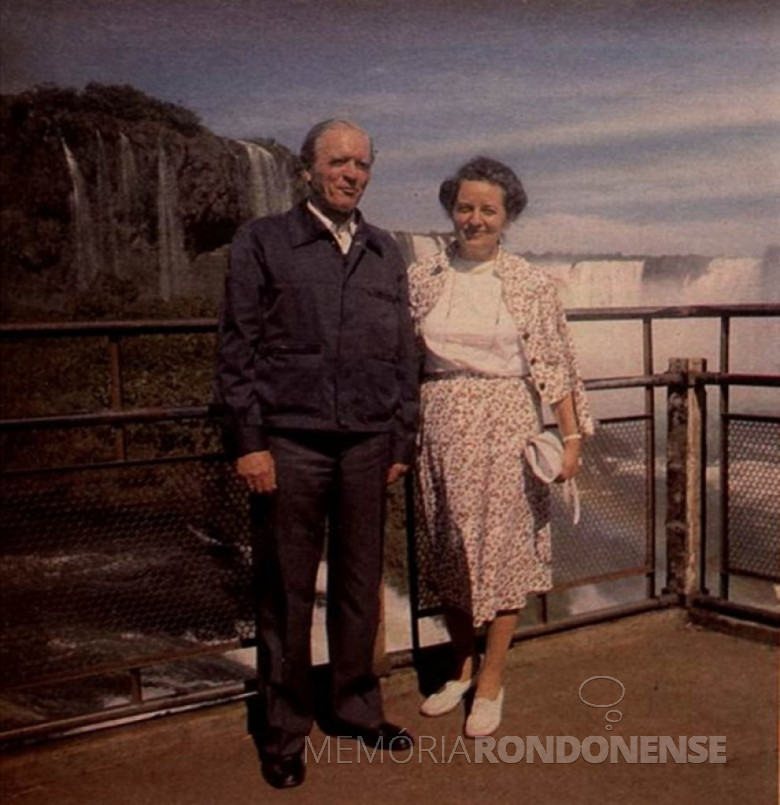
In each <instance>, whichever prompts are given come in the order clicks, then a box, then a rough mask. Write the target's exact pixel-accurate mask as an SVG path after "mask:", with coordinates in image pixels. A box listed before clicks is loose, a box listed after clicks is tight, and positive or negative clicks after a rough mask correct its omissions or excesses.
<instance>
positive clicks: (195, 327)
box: [0, 303, 780, 339]
mask: <svg viewBox="0 0 780 805" xmlns="http://www.w3.org/2000/svg"><path fill="white" fill-rule="evenodd" d="M779 314H780V303H761V304H724V305H672V306H655V307H599V308H584V307H575V308H568V309H567V311H566V316H567V318H568V319H569V320H570V321H617V320H626V319H681V318H682V319H684V318H717V317H721V316H728V317H748V318H753V317H764V316H777V315H779ZM216 327H217V319H216V318H195V319H121V320H115V321H62V322H18V323H6V324H0V339H7V338H16V337H25V338H36V337H39V338H57V337H68V338H70V337H77V336H101V335H159V334H163V333H174V332H178V333H190V332H211V331H213V330H216Z"/></svg>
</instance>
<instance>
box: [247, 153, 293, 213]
mask: <svg viewBox="0 0 780 805" xmlns="http://www.w3.org/2000/svg"><path fill="white" fill-rule="evenodd" d="M238 142H239V144H240V145H241V146H242V147H243V148H244V150H245V151H246V155H247V159H248V160H249V199H250V209H251V210H252V215H253V216H255V217H256V218H260V217H262V216H264V215H273V214H274V213H278V212H284V211H285V210H287V209H289V208H290V207H291V206H292V194H291V192H290V182H289V181H288V180H287V178H286V177H285V176H283V174H282V172H281V170H280V169H279V165H278V163H277V161H276V160H275V159H274V157H273V155H272V154H271V153H269V152H268V151H266V149H265V148H263V147H262V146H261V145H258V144H257V143H252V142H248V141H246V140H239V141H238Z"/></svg>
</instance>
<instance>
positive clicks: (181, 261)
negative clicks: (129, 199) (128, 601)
mask: <svg viewBox="0 0 780 805" xmlns="http://www.w3.org/2000/svg"><path fill="white" fill-rule="evenodd" d="M157 250H158V266H159V291H160V298H161V299H162V300H164V301H166V302H169V301H170V300H171V299H172V298H173V297H174V296H181V295H183V294H185V293H186V291H187V287H188V285H189V283H188V279H189V261H188V259H187V255H186V253H185V251H184V230H183V227H182V224H181V220H180V218H179V214H178V191H177V188H176V175H175V173H174V171H173V167H172V166H171V165H170V164H169V161H168V156H167V154H166V153H165V148H164V147H163V144H162V141H160V143H159V145H158V148H157Z"/></svg>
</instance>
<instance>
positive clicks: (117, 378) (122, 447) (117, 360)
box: [108, 333, 127, 461]
mask: <svg viewBox="0 0 780 805" xmlns="http://www.w3.org/2000/svg"><path fill="white" fill-rule="evenodd" d="M120 339H121V335H119V334H118V333H110V334H109V336H108V361H109V381H108V382H109V398H110V400H109V402H110V407H111V410H112V411H121V410H122V407H123V406H124V389H123V388H122V351H121V347H120ZM114 444H115V447H116V459H117V461H125V459H127V443H126V441H125V427H124V425H115V426H114Z"/></svg>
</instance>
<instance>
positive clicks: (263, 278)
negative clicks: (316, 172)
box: [215, 202, 419, 463]
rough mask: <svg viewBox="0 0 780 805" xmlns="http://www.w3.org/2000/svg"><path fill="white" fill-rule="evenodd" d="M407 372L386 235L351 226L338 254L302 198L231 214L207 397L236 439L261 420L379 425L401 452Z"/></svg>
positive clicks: (410, 379)
mask: <svg viewBox="0 0 780 805" xmlns="http://www.w3.org/2000/svg"><path fill="white" fill-rule="evenodd" d="M418 373H419V364H418V362H417V357H416V349H415V342H414V333H413V326H412V322H411V318H410V314H409V303H408V288H407V280H406V267H405V265H404V261H403V258H402V257H401V254H400V251H399V249H398V247H397V245H396V243H395V242H394V241H393V239H392V238H391V236H390V235H389V234H388V233H387V232H384V231H382V230H381V229H377V228H376V227H373V226H371V225H369V224H367V223H366V222H365V221H364V220H363V219H362V217H361V216H360V215H359V213H358V226H357V231H356V233H355V237H354V239H353V242H352V247H351V249H350V251H349V254H348V255H346V256H344V255H343V254H342V253H341V251H340V250H339V248H338V246H337V245H336V241H335V238H334V237H333V235H332V234H331V233H330V232H328V230H327V229H326V228H325V227H324V225H323V224H322V223H321V222H320V221H318V220H317V219H316V218H315V217H314V216H313V215H312V214H311V212H310V211H309V210H308V209H307V208H306V204H305V202H304V203H302V204H299V205H298V206H296V207H294V208H293V209H291V210H290V211H289V212H287V213H284V214H282V215H273V216H270V217H267V218H259V219H256V220H253V221H250V222H249V223H247V224H245V225H244V226H242V227H241V228H240V229H239V230H238V232H237V233H236V236H235V238H234V239H233V244H232V248H231V255H230V271H229V273H228V277H227V280H226V283H225V298H224V303H223V307H222V312H221V316H220V338H219V350H218V357H217V378H216V388H215V400H216V403H217V406H218V408H220V409H221V410H222V414H223V417H224V420H225V422H226V424H227V426H228V429H229V433H230V435H231V437H232V442H233V444H234V448H235V451H236V453H237V454H238V455H243V454H245V453H249V452H252V451H255V450H265V449H267V447H268V432H269V431H270V430H275V429H276V430H278V429H284V430H291V429H292V430H306V431H330V432H341V433H376V432H384V431H387V432H390V433H391V435H392V455H391V461H392V462H401V463H411V461H412V459H413V456H414V438H415V429H416V424H417V413H418V402H417V393H418Z"/></svg>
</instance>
